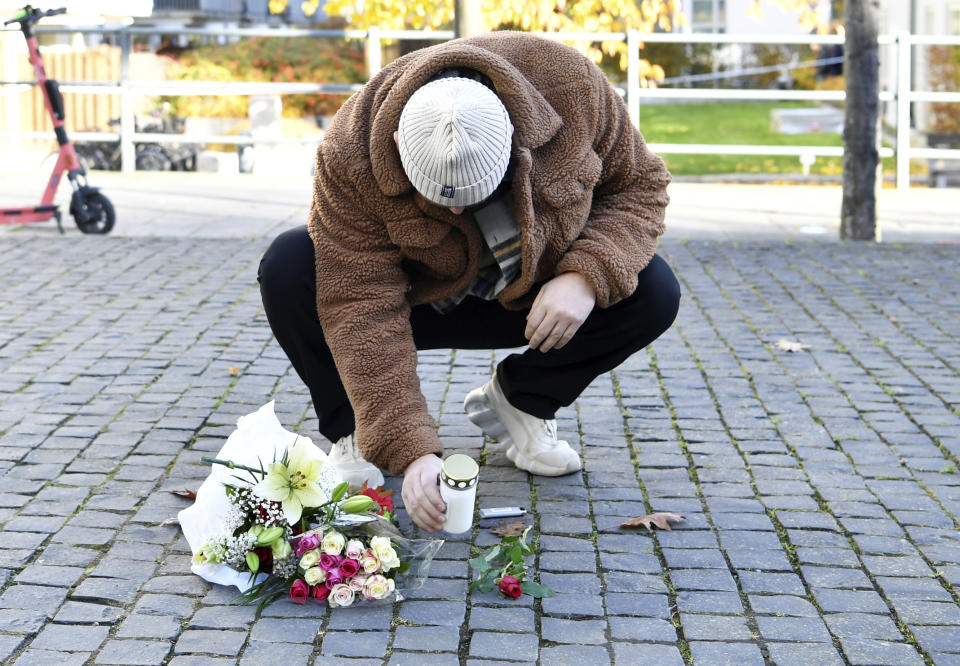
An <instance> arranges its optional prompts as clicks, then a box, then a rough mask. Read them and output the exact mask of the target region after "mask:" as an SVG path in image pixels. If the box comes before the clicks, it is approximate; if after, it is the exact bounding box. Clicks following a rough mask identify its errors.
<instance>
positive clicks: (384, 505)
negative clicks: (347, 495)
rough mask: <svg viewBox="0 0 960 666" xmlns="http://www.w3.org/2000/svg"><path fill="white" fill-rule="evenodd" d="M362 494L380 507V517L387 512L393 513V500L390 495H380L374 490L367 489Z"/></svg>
mask: <svg viewBox="0 0 960 666" xmlns="http://www.w3.org/2000/svg"><path fill="white" fill-rule="evenodd" d="M360 494H361V495H366V496H367V497H369V498H370V499H372V500H373V501H374V502H376V503H377V504H379V505H380V515H383V513H384V512H385V511H393V498H392V497H390V495H385V494H383V493H378V492H377V491H376V490H374V489H373V488H366V489H364V490H363V492H361V493H360Z"/></svg>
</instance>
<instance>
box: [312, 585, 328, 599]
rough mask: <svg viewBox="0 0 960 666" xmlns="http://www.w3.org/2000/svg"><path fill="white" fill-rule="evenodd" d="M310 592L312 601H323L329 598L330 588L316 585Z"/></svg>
mask: <svg viewBox="0 0 960 666" xmlns="http://www.w3.org/2000/svg"><path fill="white" fill-rule="evenodd" d="M311 591H312V592H313V600H314V601H323V600H324V599H326V598H327V597H329V596H330V588H329V587H327V586H326V585H316V586H314V587H313V589H312V590H311Z"/></svg>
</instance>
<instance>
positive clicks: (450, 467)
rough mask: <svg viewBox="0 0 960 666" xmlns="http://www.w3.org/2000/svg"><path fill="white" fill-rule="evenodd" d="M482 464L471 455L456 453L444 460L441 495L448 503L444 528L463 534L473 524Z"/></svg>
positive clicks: (452, 532)
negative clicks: (478, 479) (478, 463)
mask: <svg viewBox="0 0 960 666" xmlns="http://www.w3.org/2000/svg"><path fill="white" fill-rule="evenodd" d="M479 474H480V466H479V465H477V463H476V461H475V460H474V459H473V458H471V457H470V456H465V455H463V454H462V453H454V454H453V455H452V456H450V457H448V458H447V459H446V460H444V461H443V466H442V468H441V472H440V497H442V498H443V501H444V502H445V503H446V505H447V519H446V520H445V521H444V523H443V529H444V530H445V531H447V532H450V533H451V534H461V533H463V532H466V531H467V530H469V529H470V527H471V526H472V525H473V507H474V504H475V503H476V499H477V476H478V475H479Z"/></svg>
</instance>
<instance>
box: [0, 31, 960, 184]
mask: <svg viewBox="0 0 960 666" xmlns="http://www.w3.org/2000/svg"><path fill="white" fill-rule="evenodd" d="M11 31H12V29H11ZM36 32H48V33H96V34H115V35H116V36H117V41H118V42H119V44H120V47H121V79H120V81H117V82H108V83H102V82H75V83H65V84H63V85H62V86H61V89H62V90H63V91H65V92H85V93H93V94H108V95H119V96H120V100H121V103H120V131H119V132H118V133H110V132H95V133H93V132H92V133H86V132H85V133H84V134H83V137H84V138H88V139H90V140H116V139H117V138H119V139H120V148H121V163H122V169H123V170H124V171H132V170H133V169H134V162H135V159H134V154H135V149H134V143H135V142H136V141H149V142H152V143H163V142H169V143H181V142H187V143H224V144H249V143H304V142H310V141H316V140H314V139H310V138H298V139H282V138H275V139H261V138H257V139H254V138H252V137H238V136H223V135H213V134H197V133H191V134H159V133H144V132H136V131H135V130H134V99H135V98H137V97H140V96H150V95H254V94H258V95H259V94H277V95H280V94H310V93H321V92H327V93H330V92H353V91H355V90H357V89H359V88H361V87H362V84H328V83H274V82H213V81H211V82H205V81H133V80H131V79H130V52H131V46H132V40H133V36H135V35H171V34H177V35H195V36H208V37H221V36H227V37H324V38H341V39H362V40H365V43H366V49H367V62H368V69H369V76H371V77H372V76H373V75H375V74H376V73H377V72H379V71H380V69H381V68H382V52H381V46H382V40H384V39H400V40H403V39H417V40H425V39H426V40H436V41H445V40H449V39H452V38H453V37H454V35H453V32H452V31H449V30H436V31H420V30H380V29H378V28H371V29H370V30H302V29H289V28H276V29H275V28H266V29H264V28H226V29H219V28H218V29H216V30H208V29H205V28H148V27H126V26H125V27H76V28H74V27H66V26H64V27H56V28H38V29H37V30H36ZM538 34H540V36H542V37H546V38H549V39H555V40H562V41H593V42H596V41H604V40H620V41H623V40H626V42H627V47H628V60H627V87H626V97H627V106H628V110H629V114H630V119H631V120H632V121H633V123H634V124H636V125H639V117H640V105H641V103H642V100H643V99H687V100H717V101H732V100H741V101H742V100H777V101H780V100H782V101H836V102H842V101H843V100H844V99H845V93H844V92H843V91H829V90H824V91H818V90H769V89H733V88H643V87H641V85H640V77H639V70H640V50H641V49H640V47H641V44H642V43H643V42H647V43H681V44H691V43H701V44H703V43H705V44H795V45H810V44H821V45H827V44H843V38H842V37H840V36H838V35H770V34H716V33H655V34H643V35H641V34H640V33H639V32H637V31H635V30H631V31H628V32H626V33H623V32H608V33H588V32H556V33H538ZM878 43H879V44H880V45H881V46H884V45H885V46H891V47H895V53H896V65H897V72H898V76H897V79H896V87H895V89H894V90H890V91H882V92H880V94H879V99H880V101H882V102H895V103H896V110H897V113H896V147H895V148H894V149H891V148H886V147H884V148H881V150H880V156H881V157H890V156H896V162H897V187H898V188H906V187H909V182H910V178H909V177H910V159H912V158H920V159H950V160H960V149H943V148H937V149H934V148H914V147H912V146H911V145H910V124H909V118H910V108H911V104H913V103H914V102H949V103H960V91H954V92H927V91H918V90H913V87H912V85H913V83H912V78H911V71H912V70H911V51H912V47H914V46H933V45H960V36H940V35H911V34H906V33H901V34H897V35H881V36H880V37H879V39H878ZM17 84H18V85H13V86H7V89H8V90H17V91H21V90H25V89H28V88H29V85H30V84H29V83H27V82H17ZM31 134H33V133H31ZM36 134H39V133H36ZM20 136H27V134H26V133H20ZM42 136H47V134H46V133H44V134H42ZM650 147H651V149H652V150H655V151H657V152H661V153H677V154H681V153H685V154H737V155H793V156H796V157H798V158H799V159H800V162H801V164H802V165H803V166H804V170H806V169H808V168H809V166H810V164H812V163H813V161H814V160H815V159H816V158H817V157H819V156H823V157H827V156H838V155H842V154H843V149H842V148H841V147H838V146H783V145H737V144H676V143H651V144H650Z"/></svg>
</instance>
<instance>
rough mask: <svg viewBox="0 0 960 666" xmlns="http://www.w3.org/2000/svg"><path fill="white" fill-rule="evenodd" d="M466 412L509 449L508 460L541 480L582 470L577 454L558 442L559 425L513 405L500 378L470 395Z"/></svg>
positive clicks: (468, 395)
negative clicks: (538, 476)
mask: <svg viewBox="0 0 960 666" xmlns="http://www.w3.org/2000/svg"><path fill="white" fill-rule="evenodd" d="M463 409H464V411H466V412H467V418H469V419H470V420H471V421H473V423H474V424H475V425H477V426H479V427H480V429H481V430H483V433H484V434H485V435H487V436H488V437H491V438H493V439H495V440H497V441H499V442H500V443H501V444H503V445H504V446H506V447H507V458H508V459H509V460H510V462H512V463H513V464H514V465H516V466H517V467H519V468H520V469H523V470H526V471H528V472H531V473H532V474H539V475H541V476H562V475H564V474H571V473H573V472H576V471H577V470H578V469H580V466H581V464H580V456H579V455H577V452H576V451H574V450H573V449H572V448H571V447H570V445H569V444H567V443H566V442H565V441H563V440H562V439H560V440H558V439H557V422H556V421H555V420H553V419H550V420H549V421H546V420H544V419H538V418H537V417H536V416H532V415H530V414H527V413H526V412H522V411H520V410H519V409H517V408H516V407H514V406H513V405H511V404H510V403H509V402H507V399H506V397H505V396H504V395H503V391H501V390H500V383H499V382H498V381H497V378H496V377H494V378H493V379H491V380H490V381H489V382H487V384H486V385H485V386H482V387H481V388H478V389H474V390H473V391H470V393H468V394H467V398H466V400H464V401H463Z"/></svg>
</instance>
